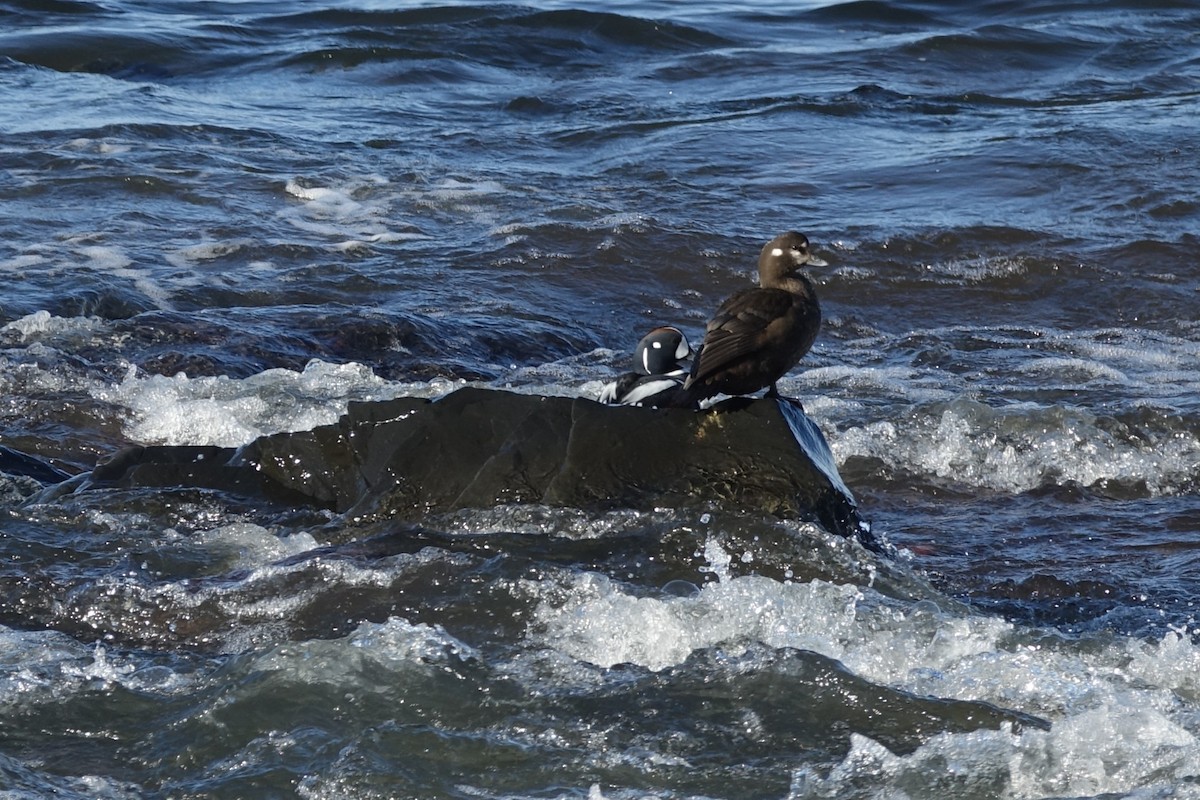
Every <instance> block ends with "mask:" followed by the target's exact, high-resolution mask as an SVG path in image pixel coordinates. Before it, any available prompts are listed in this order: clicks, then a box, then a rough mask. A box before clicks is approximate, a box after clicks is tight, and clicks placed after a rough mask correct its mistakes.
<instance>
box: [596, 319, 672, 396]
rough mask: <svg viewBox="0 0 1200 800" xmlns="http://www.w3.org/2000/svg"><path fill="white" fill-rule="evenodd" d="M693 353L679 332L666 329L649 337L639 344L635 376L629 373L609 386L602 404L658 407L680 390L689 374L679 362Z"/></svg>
mask: <svg viewBox="0 0 1200 800" xmlns="http://www.w3.org/2000/svg"><path fill="white" fill-rule="evenodd" d="M691 353H692V348H691V347H690V346H689V345H688V340H687V337H686V336H684V335H683V331H681V330H679V329H678V328H672V327H670V326H669V325H665V326H662V327H659V328H655V329H654V330H652V331H650V332H649V333H647V334H646V335H645V336H643V337H642V340H641V341H640V342H638V345H637V350H636V351H635V352H634V356H633V369H634V371H633V372H626V373H625V374H624V375H621V376H620V377H619V378H617V379H616V380H615V381H612V382H611V383H609V384H607V385H605V387H604V388H603V389H601V391H600V397H599V400H600V402H601V403H607V404H609V405H625V406H656V405H658V404H659V402H660V401H661V400H663V399H665V398H668V397H671V396H673V395H674V394H675V393H676V392H678V391H679V390H680V387H681V386H682V385H683V381H684V378H686V377H687V370H686V369H684V368H683V367H681V366H680V365H679V362H680V361H682V360H683V359H685V358H687V357H688V356H689V355H691Z"/></svg>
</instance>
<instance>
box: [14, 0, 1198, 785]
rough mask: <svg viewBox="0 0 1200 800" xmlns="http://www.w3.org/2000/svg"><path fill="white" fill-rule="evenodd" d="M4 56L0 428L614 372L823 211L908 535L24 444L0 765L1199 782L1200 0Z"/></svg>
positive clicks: (754, 16)
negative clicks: (652, 336) (298, 505)
mask: <svg viewBox="0 0 1200 800" xmlns="http://www.w3.org/2000/svg"><path fill="white" fill-rule="evenodd" d="M0 99H2V102H0V277H2V278H3V279H4V288H3V291H2V292H0V388H2V389H3V402H2V403H0V445H3V446H6V447H9V448H13V449H15V450H19V451H22V452H25V453H30V454H33V455H36V456H39V457H41V458H43V459H45V460H46V461H48V462H50V463H52V464H53V465H55V466H56V467H58V468H59V469H61V470H63V471H64V472H67V473H72V474H73V473H77V472H81V471H85V470H88V469H90V468H91V467H92V466H93V465H94V464H95V462H96V461H97V459H99V458H102V457H104V456H105V455H108V454H109V453H111V452H113V451H114V450H116V449H117V448H119V447H121V446H123V445H125V444H129V443H139V444H156V443H161V444H218V445H224V446H235V445H239V444H242V443H245V442H248V441H250V440H252V439H254V438H255V437H256V436H259V435H263V434H266V433H272V432H276V431H281V430H303V429H307V428H311V427H313V426H316V425H320V424H325V423H328V422H332V421H333V420H335V419H337V417H338V415H339V414H341V413H342V412H343V411H344V410H345V408H346V405H347V403H348V402H350V401H351V400H358V399H366V400H370V399H383V398H391V397H396V396H400V395H416V396H422V397H436V396H440V395H442V394H444V393H446V392H448V391H451V390H453V389H454V388H456V387H458V386H462V385H466V384H478V385H484V386H493V387H500V388H511V389H516V390H518V391H523V392H531V393H543V394H561V395H579V394H585V395H588V394H590V395H593V396H594V395H595V393H596V392H597V391H598V390H599V388H600V386H601V385H602V384H603V382H604V381H606V380H608V379H609V378H610V377H612V375H613V374H614V373H616V372H619V371H622V370H623V369H624V368H625V363H626V361H627V360H628V354H629V352H630V350H631V349H632V347H633V345H634V343H636V341H637V339H638V338H639V337H640V336H641V335H642V334H643V333H644V332H645V331H646V330H647V329H649V328H650V327H652V326H654V325H657V324H674V325H677V326H680V327H681V328H683V329H684V330H686V331H687V332H688V334H689V335H690V336H692V337H693V338H694V340H698V339H699V333H700V331H701V330H702V328H703V324H704V321H705V320H706V319H707V318H708V316H709V314H711V312H712V310H713V309H715V308H716V305H717V304H718V303H719V302H720V300H721V299H722V298H723V297H725V296H727V295H729V294H730V293H731V292H733V291H735V290H737V289H739V288H742V287H744V286H746V285H748V284H749V282H750V281H751V280H752V279H753V268H754V262H755V258H756V256H757V252H758V250H759V248H760V247H761V246H762V244H763V243H764V242H765V241H767V240H768V239H770V238H771V237H773V236H774V235H775V234H777V233H779V232H781V231H784V230H788V229H799V230H803V231H804V232H806V233H807V234H808V235H809V237H810V239H811V240H812V242H813V244H814V250H815V252H816V253H817V254H818V255H819V256H820V257H821V258H822V259H824V260H825V261H827V262H829V266H828V267H825V268H820V269H814V270H813V278H814V280H815V281H816V283H817V286H818V292H819V294H820V298H821V303H822V307H823V310H824V316H825V324H824V327H823V330H822V334H821V336H820V338H819V339H818V341H817V344H816V346H815V347H814V349H813V351H812V352H811V353H810V354H809V355H808V356H807V357H806V358H805V360H804V361H803V362H802V364H801V365H800V367H798V368H797V369H796V370H794V371H793V372H792V373H791V374H790V375H789V376H788V377H787V378H785V379H784V380H783V381H782V382H781V384H780V389H781V390H782V391H784V392H785V393H787V394H791V395H795V396H798V397H799V398H800V399H801V400H802V401H803V403H804V406H805V408H806V409H807V410H808V412H809V414H810V415H811V416H812V417H813V418H814V419H815V420H816V422H817V423H818V424H819V425H820V426H821V428H822V429H823V431H824V433H825V435H826V437H827V438H828V439H829V441H830V444H831V446H832V449H833V452H834V455H835V456H836V458H837V460H838V464H837V466H838V469H839V470H840V472H841V476H842V478H843V479H844V480H845V482H846V483H847V485H848V486H849V487H850V488H851V490H852V491H853V492H854V493H855V495H856V497H857V498H858V500H859V503H860V506H861V508H862V510H863V513H864V515H865V516H867V517H868V518H869V519H870V520H871V521H872V523H873V526H874V529H875V531H876V532H877V533H879V534H880V535H881V536H883V537H884V538H885V539H887V540H888V541H889V542H890V543H891V544H892V545H894V546H895V547H896V549H897V551H898V556H897V557H896V558H886V557H879V556H876V555H874V554H872V553H868V552H866V551H865V550H863V549H862V548H859V547H858V546H857V545H854V544H852V543H849V542H846V541H844V540H841V539H838V538H837V537H833V536H830V535H829V534H828V533H826V532H823V531H821V530H820V529H818V528H815V527H814V526H811V525H808V524H803V523H798V522H789V521H780V520H775V519H760V518H756V517H753V516H750V517H746V516H744V515H734V514H723V513H722V512H721V510H720V509H716V510H715V511H714V513H713V514H712V515H710V516H708V517H706V518H704V519H701V518H694V517H693V516H692V515H689V514H688V513H685V512H682V511H679V510H676V509H663V510H661V511H660V512H656V513H654V514H637V513H634V512H613V513H611V514H604V515H595V514H590V513H585V512H582V511H579V512H575V511H570V510H562V509H558V510H552V509H538V508H532V509H531V508H518V507H498V508H494V509H479V510H478V511H476V512H470V513H466V512H464V513H463V514H459V515H451V516H448V517H439V518H430V519H429V520H427V523H428V524H427V527H428V529H429V530H430V531H433V533H431V534H430V538H428V539H424V540H420V541H418V542H416V543H415V544H413V543H409V544H404V545H397V544H396V542H395V540H394V538H390V535H391V534H393V533H394V531H390V530H389V529H388V528H387V525H386V523H380V522H372V523H369V524H368V523H363V522H360V521H355V520H349V519H342V518H338V517H334V516H330V515H322V514H315V513H312V512H301V511H291V512H287V513H284V512H279V511H278V510H272V511H267V510H264V509H261V508H257V507H254V506H253V505H247V504H246V503H244V502H241V501H239V500H238V499H237V498H231V497H225V496H222V495H220V494H215V493H205V492H199V491H185V490H181V491H178V492H171V491H161V490H157V491H149V490H141V491H124V492H123V491H108V492H95V493H91V494H87V495H74V496H66V497H59V498H57V499H39V495H38V491H39V489H40V488H41V487H40V486H39V485H38V483H37V481H35V480H33V479H32V478H29V477H27V476H21V475H16V474H14V475H9V476H4V475H0V505H2V508H0V797H4V798H6V800H7V798H9V797H12V798H27V797H43V796H50V795H54V796H62V797H88V798H94V797H114V798H128V797H163V798H166V797H172V798H176V797H196V798H199V797H205V798H209V797H230V798H234V797H294V796H299V797H305V798H320V797H421V798H427V797H472V798H478V797H496V798H500V797H503V798H533V797H537V798H546V797H588V798H591V799H592V800H600V798H622V799H623V798H634V797H649V796H653V797H661V798H667V797H670V798H683V797H730V798H733V797H737V798H745V797H788V798H823V797H839V798H841V797H862V798H874V797H878V798H885V797H886V798H898V797H908V798H919V797H929V798H934V797H936V798H947V797H964V798H966V797H970V798H975V797H978V798H996V797H1005V798H1041V797H1105V798H1111V797H1137V798H1146V797H1154V798H1159V797H1164V798H1165V797H1198V796H1200V788H1198V785H1200V784H1198V783H1197V781H1198V779H1200V739H1198V737H1200V721H1198V720H1200V700H1198V698H1200V684H1198V683H1197V677H1196V676H1197V675H1198V674H1200V671H1198V667H1197V665H1198V664H1200V648H1198V647H1197V636H1200V621H1198V620H1197V618H1196V617H1197V608H1196V602H1197V598H1198V597H1200V560H1198V558H1197V548H1196V538H1197V533H1200V512H1197V502H1196V495H1197V486H1198V482H1200V417H1198V410H1200V401H1198V398H1200V317H1198V315H1197V311H1196V310H1197V308H1200V261H1198V260H1197V258H1196V251H1197V244H1198V243H1200V238H1198V234H1200V199H1198V196H1197V189H1196V187H1197V186H1200V167H1198V165H1200V152H1198V145H1197V142H1198V141H1200V139H1198V138H1197V136H1196V131H1197V129H1198V123H1200V113H1198V110H1197V109H1198V100H1200V9H1197V8H1196V7H1195V6H1194V4H1192V3H1185V2H1150V3H1133V2H1086V3H1085V2H1080V3H1071V2H1035V1H1034V0H1005V1H1004V2H1000V1H997V2H988V3H972V4H963V3H948V2H920V3H917V2H882V1H881V2H874V1H873V0H862V1H861V2H848V3H816V2H812V3H785V4H775V5H772V6H770V7H769V8H766V7H762V6H758V5H753V4H748V3H708V2H697V3H688V4H678V3H667V2H620V3H611V4H605V5H604V6H602V7H601V6H592V7H587V6H580V5H570V4H560V3H542V4H534V5H479V4H471V3H458V4H448V5H438V6H409V5H400V6H390V5H387V4H380V3H358V4H351V3H337V4H333V3H324V4H323V3H317V2H311V3H310V2H294V3H262V2H218V1H216V0H214V1H213V2H205V3H196V2H187V3H181V2H154V3H135V2H127V1H125V0H111V1H107V0H106V2H102V3H93V2H78V1H76V0H52V1H45V0H40V1H34V0H19V1H18V2H11V1H9V0H6V1H4V2H0ZM431 457H432V454H431ZM372 537H375V538H372ZM379 537H383V538H382V539H380V538H379ZM363 540H370V541H376V542H380V541H381V542H384V543H388V544H386V546H384V545H380V546H375V547H371V548H367V549H365V550H363V549H359V550H355V549H353V548H352V547H351V549H349V550H344V549H341V548H346V547H348V546H350V545H352V544H353V543H355V542H359V541H363ZM331 547H332V548H333V549H332V550H331V549H330V548H331ZM680 581H682V583H680ZM689 585H690V586H691V589H690V590H689V589H688V587H689ZM978 702H983V703H988V704H990V706H992V707H995V708H997V709H1005V710H1008V711H1011V712H1014V713H1019V714H1027V715H1033V717H1037V718H1039V719H1043V720H1046V721H1048V722H1049V723H1050V728H1049V730H1043V729H1042V727H1039V726H1038V725H1029V724H1015V725H1014V724H1013V723H1012V721H1011V719H1009V721H1004V722H997V723H995V724H988V725H985V726H984V727H982V728H978V729H977V725H978V720H979V719H984V718H986V719H991V717H989V716H988V714H987V713H984V712H982V711H981V708H983V707H981V706H978V705H971V704H972V703H978ZM1006 719H1007V718H1006ZM1022 719H1023V718H1022ZM970 720H976V722H975V723H970Z"/></svg>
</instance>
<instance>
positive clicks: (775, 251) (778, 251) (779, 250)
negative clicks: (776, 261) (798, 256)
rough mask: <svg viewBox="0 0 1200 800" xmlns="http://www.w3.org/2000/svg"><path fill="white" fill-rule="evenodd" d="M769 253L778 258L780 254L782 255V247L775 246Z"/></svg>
mask: <svg viewBox="0 0 1200 800" xmlns="http://www.w3.org/2000/svg"><path fill="white" fill-rule="evenodd" d="M771 255H773V256H775V257H776V258H779V257H780V256H781V255H783V248H782V247H776V248H775V249H774V250H772V251H771Z"/></svg>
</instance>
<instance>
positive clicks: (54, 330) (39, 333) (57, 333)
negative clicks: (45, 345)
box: [0, 311, 103, 342]
mask: <svg viewBox="0 0 1200 800" xmlns="http://www.w3.org/2000/svg"><path fill="white" fill-rule="evenodd" d="M102 326H103V322H102V321H101V320H99V319H97V318H96V317H56V316H53V315H51V313H50V312H49V311H35V312H34V313H32V314H28V315H26V316H24V317H21V318H20V319H15V320H13V321H12V322H10V323H8V324H7V325H5V326H4V327H2V328H0V333H12V334H16V335H19V336H20V337H21V340H22V341H26V342H28V341H33V340H39V341H40V340H45V339H64V338H65V339H86V338H88V337H90V336H91V335H92V334H93V333H94V332H95V331H97V330H98V329H100V328H101V327H102Z"/></svg>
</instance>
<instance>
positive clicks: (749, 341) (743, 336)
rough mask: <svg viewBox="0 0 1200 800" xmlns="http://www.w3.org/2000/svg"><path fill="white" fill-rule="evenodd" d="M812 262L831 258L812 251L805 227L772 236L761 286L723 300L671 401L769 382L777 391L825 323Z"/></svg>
mask: <svg viewBox="0 0 1200 800" xmlns="http://www.w3.org/2000/svg"><path fill="white" fill-rule="evenodd" d="M806 264H811V265H812V266H816V267H822V266H825V262H824V261H822V260H821V259H819V258H817V257H815V256H813V255H812V254H811V253H810V252H809V247H808V237H807V236H805V235H804V234H802V233H796V232H795V231H789V232H788V233H785V234H782V235H780V236H777V237H775V238H774V239H772V240H771V241H769V242H767V244H766V246H765V247H763V249H762V253H761V254H760V255H759V257H758V283H759V285H758V287H757V288H754V289H746V290H744V291H741V292H738V293H737V294H735V295H733V296H732V297H730V298H729V299H727V300H726V301H725V302H723V303H721V306H720V307H719V308H718V309H717V313H716V314H715V315H714V316H713V318H712V319H711V320H709V321H708V325H707V326H706V328H705V332H704V343H703V344H702V345H701V347H700V349H699V353H698V355H697V356H696V359H695V361H694V362H693V363H692V371H691V374H690V375H689V376H688V378H687V380H686V381H685V382H684V384H683V386H682V387H681V389H680V390H679V392H678V393H677V395H676V397H675V399H673V400H672V402H671V403H670V404H671V405H673V406H682V407H688V406H694V404H695V403H697V402H699V401H701V400H704V399H707V398H709V397H712V396H713V395H716V394H729V395H736V394H750V393H751V392H756V391H758V390H759V389H762V388H764V387H770V389H769V390H768V392H767V396H768V397H775V396H778V390H777V389H776V387H775V383H776V382H777V381H778V380H779V379H780V378H782V377H783V376H784V375H785V374H786V373H787V371H788V370H790V369H791V368H792V367H794V366H796V363H797V362H799V361H800V359H801V358H803V357H804V354H805V353H807V352H808V350H809V348H810V347H812V344H813V340H814V339H816V338H817V331H818V330H820V328H821V307H820V305H818V303H817V294H816V291H815V290H814V288H813V284H812V281H811V280H809V278H808V276H807V275H805V274H804V273H803V272H800V268H801V267H803V266H805V265H806ZM660 405H661V404H660Z"/></svg>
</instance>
